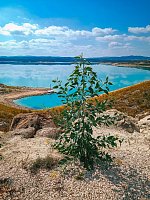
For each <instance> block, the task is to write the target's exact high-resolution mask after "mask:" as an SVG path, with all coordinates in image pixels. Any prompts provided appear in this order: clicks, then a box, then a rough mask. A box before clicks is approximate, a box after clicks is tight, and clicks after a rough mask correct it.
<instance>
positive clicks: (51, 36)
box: [0, 0, 150, 57]
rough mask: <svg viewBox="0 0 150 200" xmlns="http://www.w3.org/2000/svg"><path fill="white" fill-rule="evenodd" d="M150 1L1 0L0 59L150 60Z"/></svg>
mask: <svg viewBox="0 0 150 200" xmlns="http://www.w3.org/2000/svg"><path fill="white" fill-rule="evenodd" d="M149 8H150V1H149V0H76V1H73V0H3V1H0V55H50V56H75V55H78V54H80V53H81V52H83V53H84V55H85V56H88V57H97V56H121V55H145V56H150V14H149Z"/></svg>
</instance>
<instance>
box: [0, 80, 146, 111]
mask: <svg viewBox="0 0 150 200" xmlns="http://www.w3.org/2000/svg"><path fill="white" fill-rule="evenodd" d="M149 82H150V81H143V82H140V83H137V84H134V85H131V86H127V87H124V88H120V89H117V90H113V91H110V92H109V95H110V96H111V95H114V94H115V93H119V92H120V93H121V92H122V91H125V90H129V89H130V88H138V86H140V85H141V84H146V83H149ZM5 87H6V88H7V87H11V86H6V85H5ZM11 88H16V87H11ZM48 91H49V88H30V87H17V89H14V90H12V92H11V93H8V94H3V95H1V96H0V103H3V104H4V105H6V106H12V107H14V108H18V109H24V110H36V109H33V108H29V107H25V106H22V105H19V104H16V103H15V102H14V100H17V99H21V98H24V97H30V96H41V95H45V94H48ZM102 96H103V94H101V95H99V97H102ZM61 106H63V105H61ZM56 107H59V106H56ZM40 110H44V109H40Z"/></svg>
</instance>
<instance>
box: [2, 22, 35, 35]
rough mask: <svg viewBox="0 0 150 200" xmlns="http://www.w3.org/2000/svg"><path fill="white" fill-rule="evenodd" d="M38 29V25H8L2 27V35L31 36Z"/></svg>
mask: <svg viewBox="0 0 150 200" xmlns="http://www.w3.org/2000/svg"><path fill="white" fill-rule="evenodd" d="M37 28H38V25H37V24H30V23H23V24H22V25H17V24H15V23H8V24H6V25H5V26H3V27H0V34H1V35H7V36H10V35H26V36H27V35H30V34H33V31H34V30H35V29H37Z"/></svg>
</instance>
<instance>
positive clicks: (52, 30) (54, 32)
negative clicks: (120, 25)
mask: <svg viewBox="0 0 150 200" xmlns="http://www.w3.org/2000/svg"><path fill="white" fill-rule="evenodd" d="M115 31H116V30H115V29H112V28H103V29H102V28H98V27H95V28H93V29H92V30H91V31H87V30H73V29H70V28H68V27H67V26H49V27H45V28H43V29H38V30H36V31H35V32H34V34H35V35H45V36H66V37H95V36H99V35H107V34H111V33H114V32H115Z"/></svg>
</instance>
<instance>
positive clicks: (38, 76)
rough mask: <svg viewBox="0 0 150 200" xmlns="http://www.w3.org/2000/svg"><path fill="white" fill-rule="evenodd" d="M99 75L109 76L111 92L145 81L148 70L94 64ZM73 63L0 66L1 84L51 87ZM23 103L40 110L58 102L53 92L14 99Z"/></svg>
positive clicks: (65, 77)
mask: <svg viewBox="0 0 150 200" xmlns="http://www.w3.org/2000/svg"><path fill="white" fill-rule="evenodd" d="M92 67H93V70H94V71H96V72H97V75H98V78H99V79H102V80H104V79H105V77H106V76H109V79H110V81H111V82H112V83H113V86H111V88H110V89H111V91H112V90H116V89H119V88H123V87H127V86H130V85H133V84H136V83H139V82H142V81H144V80H150V71H149V70H145V69H137V68H128V67H115V66H110V65H94V66H92ZM73 69H74V65H49V66H48V65H0V83H4V84H7V85H11V86H29V87H50V85H51V86H53V85H52V80H53V79H56V78H57V77H58V78H59V79H61V80H62V81H63V83H65V81H66V79H67V78H68V76H69V74H70V73H71V72H72V71H73ZM15 102H16V103H17V104H19V105H22V106H27V107H30V108H34V109H43V108H49V107H55V106H57V105H61V104H62V103H61V101H60V99H58V97H57V95H56V94H51V95H41V96H32V97H25V98H22V99H18V100H15Z"/></svg>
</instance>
